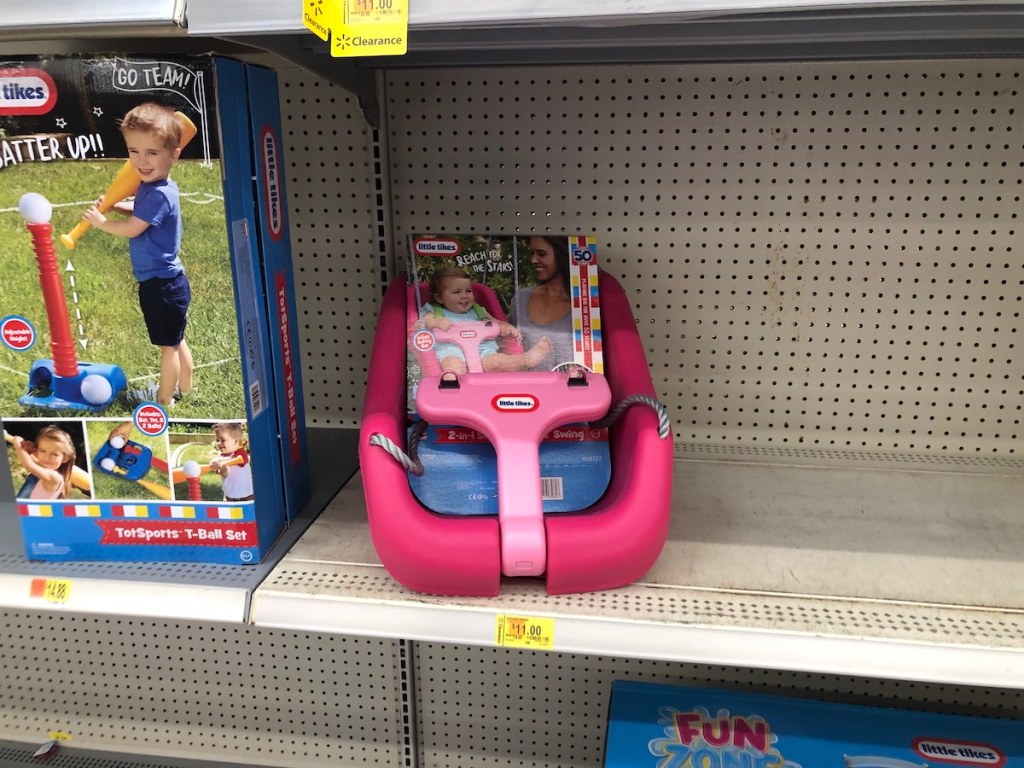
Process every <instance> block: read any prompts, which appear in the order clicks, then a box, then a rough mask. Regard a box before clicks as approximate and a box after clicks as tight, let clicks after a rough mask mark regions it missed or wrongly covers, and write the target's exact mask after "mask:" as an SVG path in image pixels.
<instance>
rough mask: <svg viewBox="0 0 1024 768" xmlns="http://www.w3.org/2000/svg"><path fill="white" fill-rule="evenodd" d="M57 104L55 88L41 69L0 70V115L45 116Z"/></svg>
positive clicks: (48, 76) (50, 78) (50, 79)
mask: <svg viewBox="0 0 1024 768" xmlns="http://www.w3.org/2000/svg"><path fill="white" fill-rule="evenodd" d="M56 103H57V86H56V85H55V84H54V82H53V78H52V77H50V75H49V74H48V73H46V72H44V71H43V70H41V69H0V115H45V114H46V113H47V112H49V111H50V110H51V109H53V106H54V104H56Z"/></svg>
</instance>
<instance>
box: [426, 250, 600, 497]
mask: <svg viewBox="0 0 1024 768" xmlns="http://www.w3.org/2000/svg"><path fill="white" fill-rule="evenodd" d="M409 276H410V283H411V285H418V286H419V298H418V300H417V298H416V294H415V292H414V290H413V288H412V287H410V301H409V344H408V364H407V372H408V376H407V378H408V382H407V383H408V395H407V397H408V403H409V410H410V413H411V414H412V415H415V400H416V390H417V388H418V386H419V382H420V379H421V378H422V377H423V376H424V375H437V374H438V373H439V372H440V370H441V367H442V366H451V365H453V364H454V365H459V364H460V362H461V364H463V365H464V366H465V369H466V370H467V371H469V372H478V371H481V370H487V369H488V368H487V366H488V356H489V355H495V357H490V359H491V360H495V359H497V358H499V357H500V358H501V359H502V363H501V364H500V365H499V366H497V367H498V368H500V369H502V370H515V371H531V370H536V371H548V370H552V369H555V368H565V367H567V366H585V367H586V368H588V369H589V370H591V371H593V372H594V373H603V372H604V357H603V350H602V343H601V301H600V291H599V283H598V269H597V248H596V244H595V242H594V238H593V237H584V236H565V235H559V236H548V235H544V236H529V235H478V234H469V235H443V234H421V235H413V236H412V237H410V238H409ZM452 277H454V278H456V279H459V278H461V279H462V284H463V285H466V284H467V283H466V280H465V278H467V277H468V278H469V283H468V284H469V285H470V286H471V288H472V291H473V296H474V298H475V303H476V306H475V307H473V308H472V309H471V310H470V312H469V313H459V312H452V311H451V310H445V309H444V307H443V306H442V305H443V299H442V298H441V297H439V296H438V295H436V294H435V292H434V291H435V289H437V288H442V289H443V288H444V287H445V286H447V285H450V283H449V280H450V279H451V278H452ZM548 291H552V292H554V293H555V294H558V295H561V296H562V297H563V299H565V301H564V305H565V311H564V313H559V312H557V311H555V312H552V310H551V309H550V308H547V309H546V310H544V311H546V312H547V313H548V314H549V315H551V316H545V315H543V314H541V313H542V308H541V307H540V304H539V302H538V301H537V299H535V298H534V297H535V295H539V294H543V293H545V292H548ZM453 306H454V305H453ZM559 314H560V315H561V316H559V317H554V316H553V315H559ZM460 315H461V317H460ZM538 315H540V316H539V317H538ZM442 318H449V319H453V318H454V320H458V321H459V322H458V323H457V324H453V326H452V327H451V328H448V329H444V328H439V327H438V325H439V324H438V322H437V321H438V320H439V319H442ZM490 318H493V319H494V320H497V321H507V325H505V326H500V327H499V328H496V329H495V330H498V331H500V333H499V335H498V336H497V337H495V338H487V339H483V340H481V338H482V336H484V335H490V333H494V331H491V332H490V333H485V332H484V331H483V330H482V329H481V328H480V326H481V323H482V322H486V321H487V320H488V319H490ZM467 319H468V320H469V322H466V320H467ZM512 328H515V329H516V332H515V333H513V332H512V330H511V329H512ZM478 330H479V331H480V337H478V336H477V332H478ZM452 334H455V335H456V336H457V337H459V338H457V339H456V340H454V341H453V340H451V339H452V338H453V337H452ZM453 356H454V358H455V361H454V363H453ZM496 375H497V374H496ZM416 452H417V455H418V458H419V460H420V462H421V463H422V464H423V468H424V472H423V475H421V476H416V475H410V476H409V483H410V486H411V488H412V491H413V493H414V494H415V495H416V497H417V498H418V499H419V500H420V501H421V502H422V503H423V505H424V506H426V507H428V508H429V509H432V510H434V511H435V512H441V513H444V514H455V515H493V514H497V512H498V477H497V459H496V456H495V452H494V448H493V447H492V446H491V444H490V442H489V441H488V440H487V438H486V437H484V435H482V434H481V433H479V432H477V431H476V430H474V429H469V428H466V427H462V426H458V425H430V426H428V427H427V428H426V431H425V432H424V434H423V436H422V438H421V439H420V440H419V442H418V444H417V446H416ZM539 459H540V471H541V496H542V505H543V510H544V511H545V512H574V511H578V510H581V509H585V508H587V507H589V506H591V505H592V504H594V503H595V502H596V501H597V500H598V499H600V498H601V496H602V494H603V493H604V491H605V489H606V488H607V487H608V482H609V479H610V477H611V469H610V462H609V455H608V431H607V429H603V428H590V427H587V426H583V425H565V426H562V427H559V428H556V429H554V430H552V431H551V432H550V433H549V434H548V435H547V436H546V437H545V439H544V441H543V442H542V443H541V445H540V450H539Z"/></svg>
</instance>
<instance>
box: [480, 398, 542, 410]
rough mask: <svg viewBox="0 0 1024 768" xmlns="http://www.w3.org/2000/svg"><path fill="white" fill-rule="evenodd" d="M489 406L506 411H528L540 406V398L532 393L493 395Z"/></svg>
mask: <svg viewBox="0 0 1024 768" xmlns="http://www.w3.org/2000/svg"><path fill="white" fill-rule="evenodd" d="M491 407H492V408H494V410H496V411H503V412H506V413H530V412H531V411H536V410H537V409H538V408H540V400H538V399H537V398H536V397H535V396H533V395H495V396H494V399H492V400H491Z"/></svg>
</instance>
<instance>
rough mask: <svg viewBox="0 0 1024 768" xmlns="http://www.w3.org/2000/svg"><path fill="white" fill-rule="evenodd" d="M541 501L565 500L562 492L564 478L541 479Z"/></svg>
mask: <svg viewBox="0 0 1024 768" xmlns="http://www.w3.org/2000/svg"><path fill="white" fill-rule="evenodd" d="M540 498H541V501H561V500H562V499H563V498H564V494H563V492H562V478H560V477H542V478H541V479H540Z"/></svg>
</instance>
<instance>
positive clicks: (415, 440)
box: [370, 395, 669, 477]
mask: <svg viewBox="0 0 1024 768" xmlns="http://www.w3.org/2000/svg"><path fill="white" fill-rule="evenodd" d="M634 405H646V406H648V407H649V408H653V409H654V411H655V412H656V413H657V414H658V437H660V438H661V439H662V440H664V439H665V438H667V437H668V431H669V419H668V410H667V409H666V408H665V406H664V405H663V404H662V403H661V402H659V401H658V400H657V399H656V398H653V397H651V396H650V395H630V396H629V397H627V398H624V399H623V400H622V401H620V402H619V404H618V405H616V406H615V408H614V409H613V410H612V412H611V413H610V414H608V416H606V417H605V418H603V419H601V420H600V421H594V422H591V423H590V426H592V427H596V428H597V429H604V428H605V427H610V426H611V425H612V424H614V423H615V422H616V421H618V420H619V418H620V417H621V416H622V414H623V413H625V412H626V409H627V408H630V407H632V406H634ZM426 431H427V422H426V421H423V420H422V419H421V420H420V421H417V422H416V424H415V426H414V427H413V430H412V432H411V433H410V435H409V453H408V454H406V453H405V452H404V451H403V450H402V449H401V448H399V447H398V446H397V445H395V443H394V441H392V440H390V439H388V438H387V437H385V436H384V435H382V434H381V433H380V432H374V433H373V434H372V435H370V445H375V446H378V447H380V448H383V449H384V450H385V451H387V452H388V453H389V454H391V457H392V458H393V459H394V460H395V461H397V462H398V463H399V464H401V465H402V466H403V467H404V468H405V470H406V471H407V472H412V473H413V474H414V475H416V476H417V477H421V476H422V475H423V464H422V463H421V462H420V460H419V456H418V455H417V453H418V447H419V444H420V440H421V439H422V438H423V434H424V433H425V432H426Z"/></svg>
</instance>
